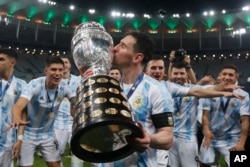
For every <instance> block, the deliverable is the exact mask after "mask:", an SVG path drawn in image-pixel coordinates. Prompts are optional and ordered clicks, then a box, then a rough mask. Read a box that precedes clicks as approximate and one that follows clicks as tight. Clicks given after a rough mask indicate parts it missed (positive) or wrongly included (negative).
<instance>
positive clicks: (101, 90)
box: [70, 22, 142, 162]
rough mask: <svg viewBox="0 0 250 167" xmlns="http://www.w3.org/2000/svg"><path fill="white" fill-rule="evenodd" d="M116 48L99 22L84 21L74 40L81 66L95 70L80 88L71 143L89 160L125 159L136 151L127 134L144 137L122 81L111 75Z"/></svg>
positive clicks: (73, 49)
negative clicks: (114, 49) (127, 139)
mask: <svg viewBox="0 0 250 167" xmlns="http://www.w3.org/2000/svg"><path fill="white" fill-rule="evenodd" d="M112 48H113V40H112V37H111V36H110V35H109V34H108V33H107V32H106V30H105V28H104V27H103V26H102V25H100V24H99V23H96V22H86V23H83V24H80V25H79V26H78V28H77V29H76V30H75V33H74V36H73V38H72V42H71V50H72V55H73V58H74V61H75V64H76V66H77V67H78V69H80V68H84V70H87V69H90V68H91V69H92V70H93V72H94V75H93V76H90V77H88V78H86V79H84V80H83V82H82V84H81V85H80V86H79V87H78V89H77V95H76V99H77V102H76V111H75V115H74V123H73V134H72V138H71V143H70V145H71V150H72V152H73V154H75V155H76V156H77V157H78V158H80V159H83V160H85V161H89V162H111V161H115V160H119V159H122V158H124V157H126V156H128V155H130V154H132V153H133V152H134V150H133V149H132V148H131V147H130V145H129V144H128V143H127V141H126V136H131V135H132V136H135V137H142V132H141V129H140V128H139V127H138V126H137V125H136V121H135V120H136V119H135V117H134V114H133V112H132V111H131V107H130V105H129V103H128V101H127V98H126V95H125V94H124V92H123V91H122V89H121V87H120V83H119V81H117V80H116V79H114V78H112V77H110V76H108V75H107V74H108V72H109V70H110V68H111V62H112V53H111V52H112Z"/></svg>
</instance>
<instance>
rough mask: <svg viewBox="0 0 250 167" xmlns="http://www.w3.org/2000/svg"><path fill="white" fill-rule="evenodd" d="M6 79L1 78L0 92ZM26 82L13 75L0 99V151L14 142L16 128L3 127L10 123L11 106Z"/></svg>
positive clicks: (4, 85)
mask: <svg viewBox="0 0 250 167" xmlns="http://www.w3.org/2000/svg"><path fill="white" fill-rule="evenodd" d="M6 84H7V81H4V80H2V90H1V91H2V92H4V89H5V87H6ZM25 86H26V82H25V81H24V80H21V79H19V78H16V77H14V76H13V79H12V82H11V84H10V86H9V88H8V89H7V91H6V92H5V94H4V95H3V97H2V99H1V101H0V120H1V121H0V125H1V126H0V153H1V152H3V151H4V150H6V149H9V148H11V147H12V146H13V145H14V143H15V142H16V129H11V130H10V131H6V130H5V129H6V128H7V127H8V126H9V125H10V124H11V123H12V114H11V111H12V107H13V105H14V104H15V102H16V101H17V99H18V98H19V96H20V95H21V92H22V90H23V88H24V87H25Z"/></svg>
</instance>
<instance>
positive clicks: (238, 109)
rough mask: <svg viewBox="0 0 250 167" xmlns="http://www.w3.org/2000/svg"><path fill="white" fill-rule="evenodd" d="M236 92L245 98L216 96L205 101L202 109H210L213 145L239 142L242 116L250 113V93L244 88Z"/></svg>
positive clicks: (218, 145) (219, 145) (222, 145)
mask: <svg viewBox="0 0 250 167" xmlns="http://www.w3.org/2000/svg"><path fill="white" fill-rule="evenodd" d="M234 92H235V93H238V94H241V95H243V96H245V99H244V100H240V99H237V98H227V97H216V98H209V99H205V100H204V102H203V105H202V109H203V110H209V119H208V120H209V128H210V130H211V132H212V133H213V134H214V136H215V138H214V139H213V140H211V146H212V147H225V146H230V145H232V144H234V143H237V142H238V140H239V138H240V133H241V122H240V117H241V116H242V115H250V111H249V104H250V103H249V94H248V93H247V92H245V91H244V90H242V89H236V90H234Z"/></svg>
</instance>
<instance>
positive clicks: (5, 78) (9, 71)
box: [1, 69, 13, 81]
mask: <svg viewBox="0 0 250 167" xmlns="http://www.w3.org/2000/svg"><path fill="white" fill-rule="evenodd" d="M12 74H13V70H12V69H10V70H8V71H6V72H5V73H3V74H1V79H2V80H5V81H8V80H9V79H10V77H11V76H12Z"/></svg>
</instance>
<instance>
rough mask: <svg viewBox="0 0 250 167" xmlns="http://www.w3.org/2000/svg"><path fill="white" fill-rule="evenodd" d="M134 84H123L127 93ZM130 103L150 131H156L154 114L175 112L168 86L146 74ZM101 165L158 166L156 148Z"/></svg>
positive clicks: (105, 166) (138, 117)
mask: <svg viewBox="0 0 250 167" xmlns="http://www.w3.org/2000/svg"><path fill="white" fill-rule="evenodd" d="M131 87H132V85H126V84H123V89H124V92H125V94H127V93H128V92H129V90H130V89H131ZM128 101H129V103H130V105H131V106H132V109H133V111H134V112H135V115H136V118H137V120H138V121H140V122H141V123H142V124H143V126H144V128H145V129H146V130H147V132H148V133H150V134H153V133H156V131H157V129H156V128H155V126H154V124H153V122H152V119H151V116H152V115H154V114H159V113H164V112H173V101H172V98H171V95H170V93H169V92H168V90H167V89H166V87H165V86H164V85H163V84H161V83H159V81H157V80H155V79H153V78H151V77H149V76H147V75H144V77H143V80H142V81H141V82H140V84H139V85H138V87H137V88H136V89H135V91H134V93H133V94H132V96H131V97H130V98H129V100H128ZM99 166H100V167H127V166H130V167H156V166H157V157H156V149H154V148H149V149H147V150H146V151H145V152H143V153H138V152H135V153H133V154H132V155H130V156H128V157H126V158H124V159H122V160H118V161H115V162H112V163H102V164H99Z"/></svg>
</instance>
